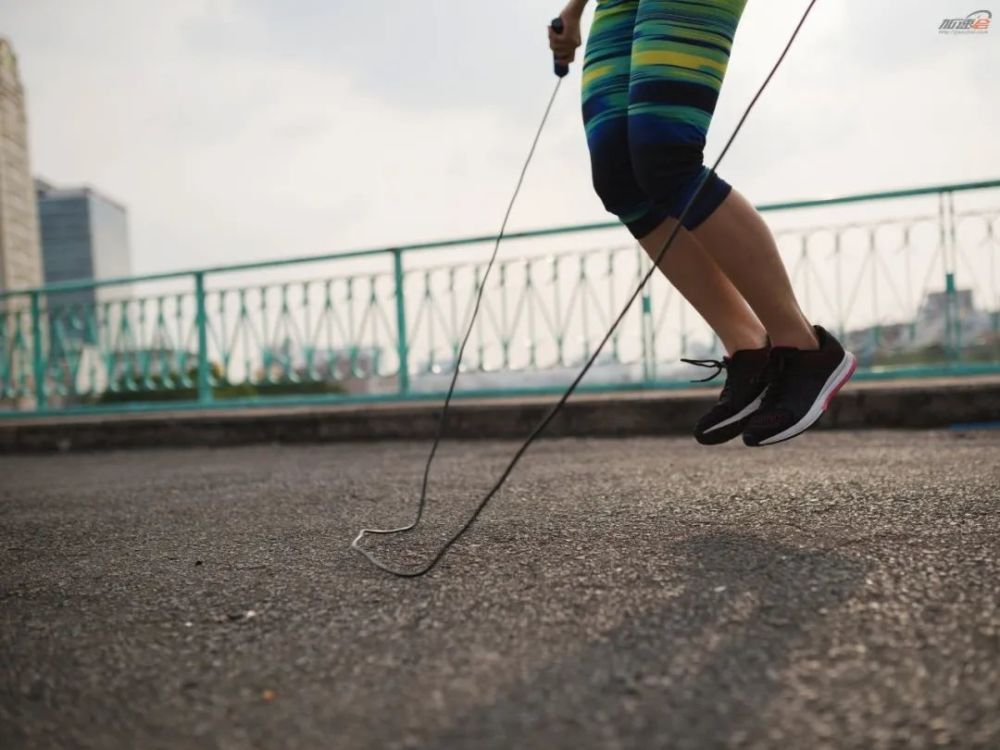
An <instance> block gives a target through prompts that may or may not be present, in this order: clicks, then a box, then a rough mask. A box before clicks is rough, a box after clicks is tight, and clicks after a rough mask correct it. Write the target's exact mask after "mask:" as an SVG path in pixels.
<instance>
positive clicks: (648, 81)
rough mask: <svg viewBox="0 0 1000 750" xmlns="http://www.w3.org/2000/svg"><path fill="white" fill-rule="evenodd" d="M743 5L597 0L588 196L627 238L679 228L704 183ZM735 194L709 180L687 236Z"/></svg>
mask: <svg viewBox="0 0 1000 750" xmlns="http://www.w3.org/2000/svg"><path fill="white" fill-rule="evenodd" d="M744 5H746V0H598V4H597V11H596V13H595V15H594V22H593V25H592V26H591V29H590V36H589V38H588V39H587V51H586V55H585V58H584V63H583V120H584V125H585V127H586V131H587V145H588V146H589V148H590V160H591V167H592V171H593V178H594V188H595V189H596V190H597V194H598V196H599V197H600V198H601V201H602V202H603V203H604V206H605V208H607V209H608V211H610V212H611V213H613V214H615V215H616V216H618V218H619V219H621V221H622V223H624V224H625V226H627V227H628V229H629V231H630V232H631V233H632V234H633V236H635V237H637V238H640V237H643V236H645V235H647V234H649V233H650V232H651V231H652V230H653V229H655V228H656V227H657V226H658V225H659V224H661V223H662V222H663V221H664V220H665V219H667V218H670V217H673V218H677V217H678V216H679V215H680V213H681V212H682V211H683V209H684V206H685V205H687V202H688V201H689V200H690V198H691V196H692V195H693V194H694V192H695V189H696V188H697V186H698V183H699V182H700V181H701V179H702V177H703V176H704V174H705V171H706V167H705V165H704V155H703V152H704V148H705V134H706V132H707V131H708V126H709V123H710V122H711V120H712V113H713V112H714V111H715V104H716V102H717V100H718V98H719V88H720V87H721V86H722V79H723V77H724V76H725V73H726V66H727V64H728V63H729V53H730V49H731V48H732V44H733V36H734V35H735V33H736V26H737V24H738V23H739V20H740V15H741V14H742V12H743V7H744ZM731 189H732V188H731V187H730V186H729V184H728V183H726V182H725V181H724V180H722V179H720V178H719V177H717V176H716V175H714V174H712V175H711V176H709V178H708V181H707V182H706V184H705V187H704V188H703V189H702V191H701V193H700V195H699V196H698V199H697V200H696V201H695V203H694V205H693V206H692V207H691V210H690V211H689V212H688V215H687V217H686V218H685V219H684V226H685V227H686V228H687V229H694V228H695V227H697V226H698V225H699V224H701V223H702V222H703V221H705V219H707V218H708V217H709V216H710V215H711V214H712V212H713V211H715V209H716V208H718V207H719V205H720V204H721V203H722V201H723V200H725V198H726V196H727V195H728V194H729V191H730V190H731Z"/></svg>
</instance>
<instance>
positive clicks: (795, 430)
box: [757, 352, 858, 446]
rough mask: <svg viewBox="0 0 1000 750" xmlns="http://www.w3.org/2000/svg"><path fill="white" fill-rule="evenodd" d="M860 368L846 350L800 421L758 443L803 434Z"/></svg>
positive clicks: (776, 440) (766, 443)
mask: <svg viewBox="0 0 1000 750" xmlns="http://www.w3.org/2000/svg"><path fill="white" fill-rule="evenodd" d="M857 369H858V360H857V359H855V357H854V355H853V354H851V353H850V352H844V358H843V359H842V360H841V362H840V364H839V365H837V369H836V370H834V371H833V373H832V374H831V375H830V377H829V378H827V381H826V383H825V384H824V385H823V389H822V390H821V391H820V392H819V395H818V396H817V397H816V400H815V401H814V402H813V405H812V406H811V407H810V408H809V411H807V412H806V414H805V416H804V417H802V419H800V420H799V421H798V422H796V423H795V424H793V425H792V426H791V427H789V428H787V429H785V430H782V431H781V432H779V433H778V434H777V435H772V436H771V437H769V438H767V439H765V440H761V441H760V442H759V443H757V445H758V446H760V445H774V444H775V443H781V442H784V441H785V440H791V439H792V438H793V437H795V436H796V435H801V434H802V433H803V432H805V431H806V430H808V429H809V428H810V427H812V426H813V425H814V424H816V421H817V420H818V419H819V418H820V417H822V416H823V412H825V411H826V409H827V407H828V406H830V402H831V401H832V400H833V397H834V396H836V395H837V393H838V392H839V391H840V389H841V388H843V387H844V384H845V383H847V381H848V380H850V379H851V376H852V375H854V371H855V370H857Z"/></svg>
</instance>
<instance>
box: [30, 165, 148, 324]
mask: <svg viewBox="0 0 1000 750" xmlns="http://www.w3.org/2000/svg"><path fill="white" fill-rule="evenodd" d="M35 188H36V191H37V197H38V217H39V223H40V225H41V230H42V258H43V265H44V269H45V283H46V284H47V285H48V284H56V283H59V282H64V281H89V280H106V279H115V278H123V277H128V276H130V275H131V274H132V261H131V254H130V252H129V241H128V212H127V211H126V209H125V207H124V206H123V205H121V204H120V203H117V202H116V201H114V200H112V199H110V198H108V197H107V196H105V195H102V194H101V193H99V192H97V191H96V190H94V189H93V188H90V187H71V188H60V187H55V186H53V185H50V184H49V183H47V182H43V181H42V180H36V181H35ZM130 296H131V288H130V287H129V286H128V285H127V284H115V285H114V286H111V287H104V288H96V289H95V288H90V289H79V290H74V291H71V292H55V293H49V294H48V295H46V298H47V300H48V304H49V315H50V318H51V319H52V321H53V323H56V322H59V321H69V320H70V319H71V318H72V319H73V321H74V323H73V325H76V326H80V325H83V321H86V320H87V319H88V317H89V318H93V316H94V315H95V314H96V312H95V310H94V307H95V305H96V304H97V303H98V302H105V301H109V300H112V299H114V300H122V299H128V298H129V297H130ZM64 327H65V328H67V329H69V328H71V327H72V326H71V325H70V323H69V322H66V323H65V326H64ZM65 334H66V335H72V332H71V331H70V330H66V331H65ZM80 335H81V334H80V333H78V334H77V337H78V338H79V337H80ZM93 335H94V333H93V327H92V326H91V328H90V333H89V334H88V335H86V336H85V338H93Z"/></svg>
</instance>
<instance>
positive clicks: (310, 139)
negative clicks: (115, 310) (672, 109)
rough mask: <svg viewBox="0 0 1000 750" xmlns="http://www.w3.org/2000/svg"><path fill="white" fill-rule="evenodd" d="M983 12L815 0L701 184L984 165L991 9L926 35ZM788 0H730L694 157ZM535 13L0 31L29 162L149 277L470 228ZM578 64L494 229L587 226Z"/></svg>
mask: <svg viewBox="0 0 1000 750" xmlns="http://www.w3.org/2000/svg"><path fill="white" fill-rule="evenodd" d="M991 2H993V0H975V2H973V3H972V4H970V0H934V1H929V0H907V2H905V3H903V2H900V1H899V0H819V2H818V3H817V5H816V7H815V10H814V11H813V14H812V15H811V17H810V18H809V20H808V21H807V24H806V27H805V29H804V31H803V32H802V34H801V36H800V37H799V39H798V41H797V42H796V45H795V47H794V48H793V50H792V52H791V53H790V55H789V56H788V58H787V59H786V61H785V64H784V66H783V68H782V69H781V71H780V72H779V73H778V75H777V77H776V78H775V79H774V81H773V83H772V85H771V86H770V87H769V89H768V90H767V92H766V93H765V95H764V97H763V99H762V100H761V102H760V103H759V105H758V107H757V109H756V110H755V111H754V112H753V114H752V115H751V116H750V120H749V121H748V123H747V125H746V126H745V128H744V130H743V131H742V132H741V134H740V135H739V137H738V138H737V141H736V143H735V145H734V147H733V149H732V151H731V152H730V154H729V155H728V156H727V157H726V160H725V162H724V163H723V166H722V167H721V168H720V174H722V175H723V176H724V177H726V178H727V179H728V180H729V181H730V182H733V183H734V184H736V185H737V186H738V187H739V188H740V189H741V190H742V191H743V192H744V193H745V194H746V195H747V196H748V197H749V198H750V199H751V200H753V201H755V202H758V203H764V202H774V201H784V200H794V199H800V198H813V197H824V196H833V195H841V194H849V193H857V192H868V191H875V190H881V189H892V188H903V187H912V186H921V185H933V184H939V183H947V182H964V181H970V180H977V179H990V178H997V177H1000V137H998V136H997V132H998V131H997V126H996V123H998V122H1000V80H998V79H997V77H996V74H995V72H996V71H997V70H1000V21H997V23H996V28H994V29H993V30H992V31H991V32H989V33H988V34H983V35H976V36H968V35H966V36H958V35H941V34H939V33H938V31H937V29H938V26H939V25H940V22H941V20H942V19H943V18H945V17H962V16H965V15H967V14H968V13H969V12H971V11H973V10H978V9H979V8H980V7H987V8H988V7H989V6H990V3H991ZM806 4H807V3H806V1H805V0H767V1H766V2H765V1H764V0H750V2H749V3H748V7H747V10H746V12H745V15H744V19H743V22H742V24H741V27H740V30H739V33H738V35H737V38H736V43H735V47H734V50H733V56H732V60H731V63H730V70H729V75H728V77H727V80H726V83H725V86H724V87H723V91H722V97H721V100H720V104H719V109H718V111H717V114H716V118H715V121H714V122H713V125H712V130H711V131H710V133H709V147H708V156H709V158H711V157H712V156H714V154H716V153H717V152H718V150H719V148H720V147H721V144H722V142H723V141H724V139H725V137H726V136H727V135H728V133H729V131H730V130H731V129H732V128H733V126H734V125H735V122H736V120H737V118H738V117H739V115H740V113H741V112H742V110H743V108H744V107H745V106H746V104H747V103H748V101H749V99H750V97H751V96H752V95H753V93H754V91H755V89H756V87H757V86H758V85H759V83H760V82H761V80H762V79H763V78H764V76H765V75H766V73H767V71H768V69H769V68H770V66H771V65H772V64H773V61H774V59H775V58H776V56H777V54H778V52H779V51H780V49H781V46H782V45H783V44H784V42H785V40H786V38H787V36H788V35H789V34H790V32H791V30H792V28H793V27H794V25H795V24H796V22H797V21H798V18H799V16H800V15H801V13H802V11H803V10H804V8H805V6H806ZM559 7H560V5H559V3H558V2H556V3H552V4H547V3H541V2H539V1H538V0H503V2H486V1H485V0H477V1H476V2H469V1H468V0H424V1H423V2H420V3H416V2H412V0H364V2H359V1H358V0H354V1H353V2H346V1H345V0H171V2H160V1H159V0H3V2H0V35H4V36H6V37H8V38H9V39H10V40H11V41H12V43H13V45H14V48H15V50H16V51H17V53H18V57H19V61H20V67H21V74H22V79H23V81H24V84H25V87H26V90H27V98H28V110H29V111H28V116H29V131H30V139H31V155H32V162H33V169H34V171H35V173H36V174H37V175H39V176H42V177H44V178H46V179H47V180H50V181H52V182H54V183H56V184H59V185H67V186H70V185H76V184H81V183H85V184H89V185H92V186H93V187H95V188H97V189H98V190H100V191H102V192H105V193H107V194H108V195H110V196H111V197H113V198H115V199H116V200H118V201H120V202H122V203H124V204H126V205H127V206H128V209H129V217H130V225H131V237H132V245H133V270H134V272H136V273H151V272H158V271H169V270H176V269H183V268H190V267H197V266H205V265H218V264H225V263H235V262H242V261H247V260H261V259H269V258H279V257H288V256H300V255H308V254H314V253H317V254H318V253H324V252H333V251H337V250H341V249H353V248H359V247H377V246H383V245H390V244H394V243H402V242H416V241H423V240H431V239H444V238H451V237H458V236H464V235H469V234H487V233H490V232H493V231H495V230H496V229H497V227H498V225H499V221H500V218H501V216H502V212H503V209H504V208H505V206H506V201H507V199H508V197H509V193H510V191H511V189H512V187H513V184H514V181H515V179H516V177H517V173H518V171H519V170H520V166H521V162H522V161H523V159H524V156H525V154H526V152H527V148H528V145H529V143H530V140H531V137H532V136H533V134H534V130H535V128H536V127H537V123H538V120H539V118H540V117H541V113H542V110H543V108H544V105H545V102H546V101H547V99H548V96H549V95H550V93H551V91H552V87H553V86H554V83H555V78H554V77H553V76H552V74H551V58H550V53H549V51H548V49H547V42H546V35H545V26H546V24H547V22H548V21H549V19H550V18H551V17H552V16H554V15H555V14H556V13H557V12H558V10H559ZM994 11H995V12H998V11H1000V4H998V5H997V7H996V8H995V9H994ZM589 15H590V14H589V13H588V18H589ZM579 75H580V70H579V65H575V66H574V68H573V71H572V74H571V76H570V77H569V78H568V79H566V81H565V82H564V84H563V86H562V89H561V91H560V94H559V98H558V100H557V102H556V106H555V108H554V110H553V113H552V116H551V120H550V124H549V126H548V128H547V131H546V132H545V134H544V136H543V139H542V142H541V145H540V146H539V151H538V155H537V157H536V161H535V163H534V164H533V166H532V169H531V172H530V173H529V177H528V180H527V183H526V184H525V187H524V191H523V193H522V198H521V200H520V202H519V204H518V206H517V208H516V210H515V213H514V216H513V218H512V227H513V228H537V227H547V226H554V225H563V224H572V223H577V222H592V221H601V220H605V219H607V218H610V217H608V216H607V214H605V212H604V210H603V208H602V206H601V204H600V202H599V201H598V199H597V198H596V196H595V195H594V194H593V190H592V188H591V184H590V172H589V164H588V160H587V151H586V143H585V140H584V136H583V129H582V124H581V118H580V115H579Z"/></svg>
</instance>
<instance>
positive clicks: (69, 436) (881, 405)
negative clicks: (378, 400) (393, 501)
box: [0, 377, 1000, 453]
mask: <svg viewBox="0 0 1000 750" xmlns="http://www.w3.org/2000/svg"><path fill="white" fill-rule="evenodd" d="M714 399H715V392H714V391H708V390H694V389H692V390H684V391H653V392H628V393H615V394H602V395H599V396H592V395H581V396H578V397H574V398H573V399H571V400H570V401H569V403H568V404H567V405H566V408H565V410H564V411H563V413H562V414H560V415H559V416H558V417H557V418H556V419H555V420H554V421H553V422H552V424H551V425H550V426H549V429H548V430H547V432H546V435H548V436H551V437H559V436H616V435H622V436H625V435H673V434H685V433H688V432H689V431H690V429H691V426H692V425H693V424H694V423H695V422H696V421H697V419H698V417H699V416H701V414H702V413H704V411H705V410H706V409H707V408H708V406H709V405H710V404H711V403H712V402H713V400H714ZM554 401H555V398H554V397H552V396H546V397H534V398H528V399H517V400H507V399H493V400H488V401H468V400H460V401H457V402H455V403H454V405H453V410H452V411H451V413H450V415H449V418H448V428H447V435H448V437H449V438H452V439H454V438H461V439H473V438H520V437H524V436H526V435H527V434H528V433H529V432H530V431H531V429H532V428H533V427H534V426H535V425H536V424H538V422H539V421H540V420H541V419H542V418H543V417H544V416H545V414H546V413H547V412H548V410H549V409H550V408H551V405H552V403H553V402H554ZM440 414H441V406H440V403H427V402H410V403H402V404H399V403H397V404H381V405H368V406H326V407H316V408H313V409H304V408H295V409H286V410H279V409H268V410H265V409H260V410H256V409H241V410H234V411H225V410H216V411H209V412H161V413H153V414H143V415H130V414H116V415H104V416H86V417H75V418H61V419H57V418H34V419H32V418H25V419H21V420H17V421H6V422H0V453H24V452H43V453H44V452H54V451H66V450H107V449H121V448H140V447H192V446H221V445H244V444H251V443H269V442H277V443H313V442H332V441H347V440H390V439H391V440H426V439H429V438H432V437H433V435H434V432H435V430H436V429H437V422H438V419H439V417H440ZM998 420H1000V378H996V377H988V378H965V379H949V380H944V379H942V380H926V379H925V380H913V381H905V382H900V381H896V382H892V383H873V382H867V383H859V384H856V385H851V386H848V388H845V390H844V391H843V392H842V393H841V394H840V395H839V396H838V398H837V399H836V400H835V401H834V403H833V404H832V405H831V408H830V410H829V411H828V412H827V414H826V415H825V416H824V417H823V420H822V421H821V422H820V426H821V427H824V428H837V429H860V428H907V429H920V428H927V429H929V428H940V427H948V426H952V425H956V424H969V423H984V422H994V421H998Z"/></svg>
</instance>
